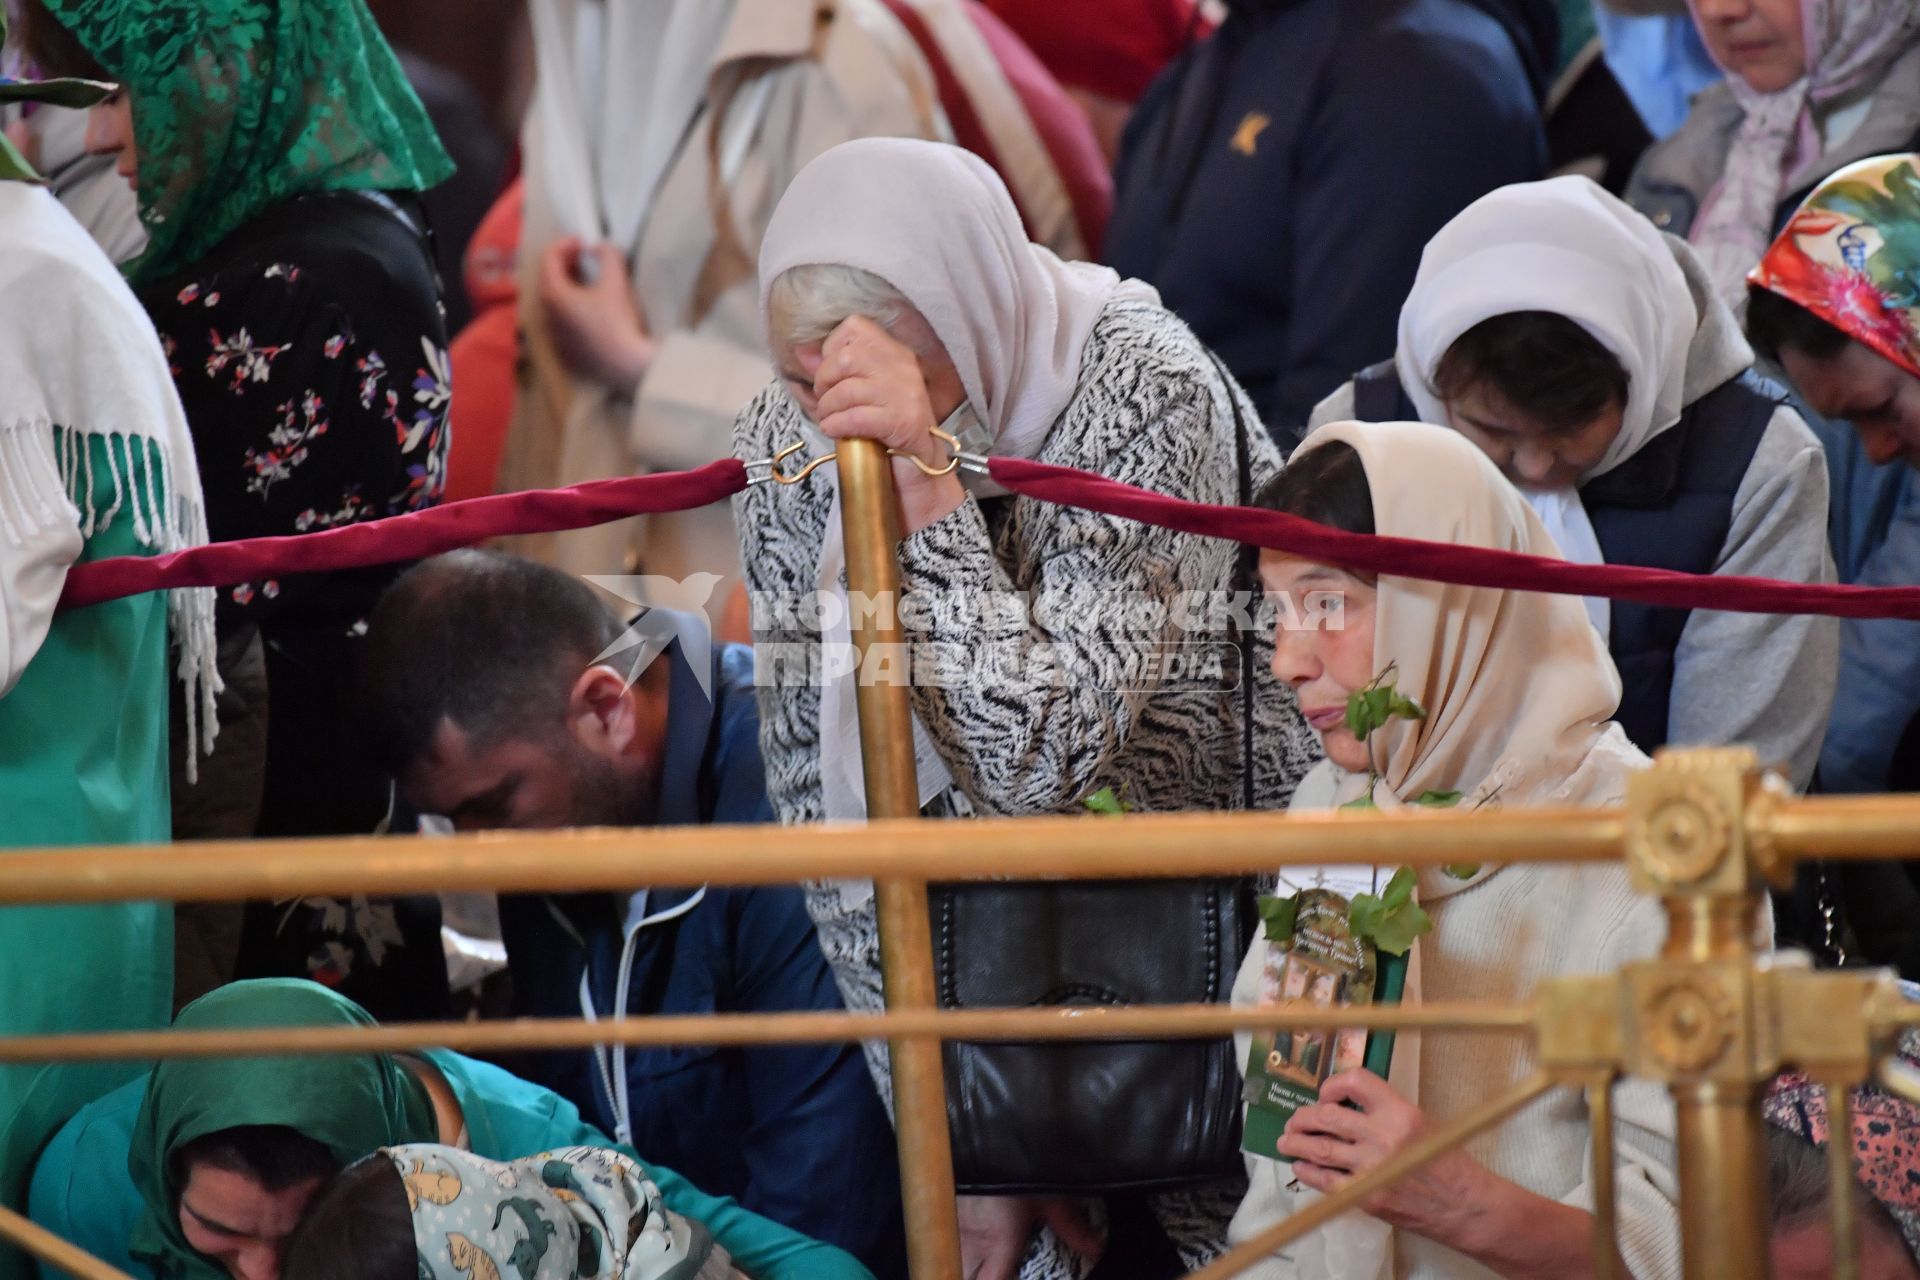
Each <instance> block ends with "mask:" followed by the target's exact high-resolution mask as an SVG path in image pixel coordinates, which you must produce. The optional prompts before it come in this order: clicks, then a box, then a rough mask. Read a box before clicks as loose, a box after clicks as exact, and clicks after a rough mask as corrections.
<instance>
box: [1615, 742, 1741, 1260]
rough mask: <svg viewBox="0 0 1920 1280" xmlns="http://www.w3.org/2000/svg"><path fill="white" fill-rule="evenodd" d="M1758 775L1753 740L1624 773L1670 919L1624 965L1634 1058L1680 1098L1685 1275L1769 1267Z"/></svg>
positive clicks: (1641, 843) (1637, 864)
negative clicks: (1753, 815) (1652, 944)
mask: <svg viewBox="0 0 1920 1280" xmlns="http://www.w3.org/2000/svg"><path fill="white" fill-rule="evenodd" d="M1762 785H1763V784H1762V779H1761V776H1760V774H1759V771H1758V769H1757V768H1756V767H1755V762H1754V757H1753V753H1752V752H1751V751H1745V750H1702V751H1696V752H1686V753H1679V752H1667V751H1663V752H1661V753H1660V755H1659V756H1658V758H1657V759H1656V762H1655V765H1654V767H1653V768H1652V769H1649V770H1647V771H1645V772H1644V773H1641V774H1637V775H1635V776H1634V777H1633V779H1632V780H1631V781H1630V782H1629V783H1628V791H1627V806H1628V819H1629V821H1628V835H1627V853H1628V857H1629V860H1630V864H1631V868H1632V874H1633V877H1634V880H1635V885H1636V887H1637V888H1639V889H1640V890H1641V891H1643V892H1652V893H1657V894H1659V895H1660V897H1661V900H1662V904H1663V905H1664V907H1665V909H1666V916H1667V938H1666V942H1665V944H1664V945H1663V946H1662V948H1661V951H1660V956H1659V959H1658V960H1657V961H1653V962H1650V963H1644V964H1640V965H1633V966H1629V968H1628V970H1627V981H1628V990H1629V992H1630V998H1631V1000H1632V1002H1633V1007H1634V1011H1635V1015H1636V1016H1635V1018H1634V1022H1635V1024H1636V1025H1635V1027H1634V1038H1635V1041H1636V1044H1635V1049H1636V1052H1635V1054H1634V1055H1633V1056H1634V1058H1635V1061H1634V1063H1633V1064H1632V1066H1633V1072H1634V1074H1636V1075H1641V1076H1644V1077H1647V1078H1651V1079H1656V1080H1664V1081H1665V1082H1666V1084H1667V1087H1668V1090H1669V1091H1670V1092H1671V1093H1672V1095H1673V1103H1674V1118H1675V1135H1674V1136H1675V1140H1676V1145H1677V1148H1678V1152H1677V1173H1678V1181H1679V1186H1680V1218H1681V1226H1682V1229H1681V1233H1680V1235H1681V1259H1682V1269H1683V1273H1684V1274H1685V1275H1686V1276H1687V1277H1688V1280H1749V1278H1750V1277H1756V1276H1766V1275H1768V1274H1770V1271H1769V1268H1768V1254H1767V1240H1768V1235H1769V1231H1768V1214H1767V1159H1766V1156H1767V1143H1766V1129H1765V1126H1764V1123H1763V1122H1762V1120H1761V1118H1760V1096H1761V1094H1762V1092H1764V1090H1765V1088H1766V1082H1767V1080H1768V1078H1769V1077H1770V1076H1771V1075H1772V1073H1773V1072H1774V1070H1775V1069H1776V1068H1777V1065H1778V1062H1777V1051H1776V1048H1775V1043H1774V1037H1773V1034H1772V1030H1771V1028H1772V1026H1773V1019H1772V1017H1771V1008H1770V1007H1765V1008H1763V1005H1768V1004H1769V1002H1770V996H1771V987H1770V985H1769V984H1767V983H1765V982H1763V980H1762V978H1761V974H1762V972H1763V966H1764V964H1765V962H1764V961H1763V960H1762V959H1761V958H1760V957H1759V955H1758V954H1757V948H1756V942H1757V941H1759V939H1760V937H1761V922H1762V919H1763V916H1762V911H1761V907H1762V903H1763V901H1764V898H1763V896H1762V894H1763V888H1762V884H1761V880H1760V875H1759V863H1760V859H1759V858H1758V857H1757V856H1756V855H1757V854H1758V853H1759V852H1760V846H1759V845H1757V844H1756V839H1755V836H1756V833H1755V832H1752V831H1749V825H1748V824H1749V816H1750V814H1749V810H1750V808H1751V807H1752V805H1753V801H1754V799H1755V796H1756V794H1757V790H1758V789H1759V788H1760V787H1761V786H1762Z"/></svg>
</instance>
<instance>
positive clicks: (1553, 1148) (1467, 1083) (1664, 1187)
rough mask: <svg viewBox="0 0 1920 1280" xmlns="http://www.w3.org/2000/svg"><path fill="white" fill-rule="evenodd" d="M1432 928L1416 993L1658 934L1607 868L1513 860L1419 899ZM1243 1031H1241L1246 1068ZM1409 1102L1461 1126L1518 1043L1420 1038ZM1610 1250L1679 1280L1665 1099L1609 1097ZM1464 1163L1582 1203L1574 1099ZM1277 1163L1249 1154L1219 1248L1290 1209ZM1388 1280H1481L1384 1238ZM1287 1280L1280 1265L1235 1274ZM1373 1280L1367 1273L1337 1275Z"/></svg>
mask: <svg viewBox="0 0 1920 1280" xmlns="http://www.w3.org/2000/svg"><path fill="white" fill-rule="evenodd" d="M1321 790H1325V791H1326V793H1327V796H1328V797H1329V798H1330V797H1331V794H1332V781H1331V775H1330V774H1329V773H1328V772H1327V771H1326V769H1325V768H1322V769H1319V770H1316V771H1315V772H1314V773H1312V774H1310V775H1308V777H1307V778H1306V779H1304V780H1303V781H1302V782H1301V784H1300V790H1299V793H1298V794H1297V795H1296V798H1295V800H1294V807H1295V808H1297V809H1298V808H1314V807H1319V806H1318V805H1316V803H1315V793H1317V792H1319V791H1321ZM1428 910H1429V912H1430V914H1431V915H1432V917H1433V925H1434V928H1433V932H1432V933H1431V934H1429V935H1428V936H1427V937H1425V938H1423V939H1422V940H1421V942H1420V944H1419V945H1420V946H1421V948H1422V953H1421V957H1420V964H1421V971H1422V972H1421V998H1422V999H1424V1000H1427V1001H1433V1002H1439V1001H1455V1000H1487V1001H1512V1000H1522V999H1525V998H1526V997H1527V996H1529V995H1530V994H1531V993H1532V992H1533V990H1534V988H1535V987H1536V986H1537V985H1538V984H1539V983H1540V982H1541V981H1542V980H1544V979H1547V978H1553V977H1559V976H1561V975H1566V974H1595V973H1608V972H1612V971H1613V970H1615V969H1617V968H1618V967H1619V966H1621V965H1622V964H1624V963H1626V962H1628V961H1631V960H1636V959H1640V958H1643V957H1646V956H1649V955H1651V954H1653V953H1654V952H1655V951H1657V950H1658V949H1659V945H1660V940H1661V938H1662V936H1663V934H1664V932H1665V925H1664V923H1663V921H1662V919H1661V915H1660V909H1659V906H1658V904H1657V903H1656V902H1655V901H1654V900H1653V899H1650V898H1642V897H1639V896H1637V895H1636V894H1634V893H1633V891H1632V890H1631V889H1630V888H1629V887H1628V884H1627V875H1626V872H1625V870H1624V869H1622V868H1620V867H1617V866H1511V867H1505V868H1502V869H1500V870H1499V871H1497V872H1496V873H1495V874H1493V875H1491V876H1488V877H1487V878H1485V879H1483V880H1480V881H1478V882H1476V883H1474V884H1472V885H1470V886H1469V887H1467V888H1466V889H1464V890H1462V891H1460V892H1458V893H1455V894H1452V895H1450V896H1447V897H1444V898H1441V899H1438V900H1437V901H1433V902H1431V903H1430V904H1429V905H1428ZM1265 947H1266V942H1265V941H1264V939H1256V940H1255V942H1254V946H1253V950H1252V951H1251V952H1250V953H1249V954H1248V957H1247V962H1246V963H1245V964H1243V965H1242V967H1241V971H1240V977H1239V980H1238V981H1237V982H1236V983H1235V985H1234V992H1233V1001H1234V1003H1235V1004H1236V1005H1251V1004H1253V1003H1255V1002H1256V1000H1257V998H1258V987H1259V975H1260V969H1261V966H1262V964H1263V963H1264V959H1265ZM1247 1043H1248V1037H1247V1036H1246V1035H1245V1034H1242V1035H1241V1036H1240V1037H1239V1044H1240V1057H1241V1060H1242V1061H1243V1062H1244V1061H1245V1059H1246V1053H1247ZM1419 1062H1420V1070H1419V1082H1420V1096H1419V1102H1420V1105H1421V1106H1422V1107H1423V1108H1424V1109H1425V1110H1426V1112H1427V1114H1428V1115H1429V1116H1430V1117H1432V1118H1433V1119H1435V1120H1437V1121H1442V1122H1444V1121H1445V1120H1447V1119H1449V1118H1451V1117H1454V1116H1458V1115H1460V1114H1462V1113H1463V1112H1465V1111H1467V1110H1468V1109H1470V1108H1471V1107H1473V1106H1475V1105H1476V1104H1478V1103H1481V1102H1484V1101H1486V1100H1488V1099H1491V1098H1493V1097H1494V1096H1495V1095H1497V1094H1499V1093H1502V1092H1505V1091H1506V1090H1507V1089H1509V1088H1511V1087H1512V1086H1514V1085H1516V1084H1518V1083H1520V1082H1521V1081H1522V1080H1523V1079H1525V1078H1526V1076H1527V1075H1529V1074H1530V1073H1531V1071H1532V1070H1533V1067H1534V1062H1533V1054H1532V1050H1531V1046H1530V1045H1529V1044H1528V1042H1527V1040H1526V1038H1525V1037H1523V1036H1515V1035H1510V1034H1494V1035H1483V1034H1476V1033H1472V1032H1442V1033H1429V1034H1427V1035H1426V1036H1425V1037H1424V1043H1423V1044H1422V1045H1421V1048H1420V1057H1419ZM1614 1112H1615V1119H1616V1127H1615V1135H1614V1149H1615V1154H1616V1159H1617V1160H1618V1165H1617V1171H1616V1173H1615V1185H1616V1188H1617V1192H1618V1205H1619V1234H1620V1247H1621V1253H1622V1255H1623V1257H1624V1258H1625V1259H1626V1262H1627V1265H1628V1267H1629V1268H1630V1269H1631V1271H1632V1273H1633V1275H1634V1276H1635V1277H1636V1280H1678V1278H1679V1276H1680V1241H1679V1228H1678V1220H1677V1204H1676V1199H1677V1192H1676V1189H1675V1185H1674V1178H1673V1172H1672V1170H1673V1136H1672V1135H1673V1110H1672V1106H1671V1104H1670V1103H1669V1101H1668V1099H1667V1095H1666V1093H1665V1091H1663V1090H1661V1089H1659V1088H1657V1087H1655V1086H1653V1085H1650V1084H1646V1083H1643V1082H1637V1081H1629V1082H1625V1083H1622V1084H1621V1085H1619V1086H1618V1087H1617V1088H1616V1089H1615V1092H1614ZM1467 1150H1468V1151H1469V1152H1471V1153H1472V1155H1473V1156H1474V1158H1475V1159H1477V1160H1479V1161H1480V1162H1481V1163H1482V1164H1483V1165H1485V1166H1486V1167H1487V1168H1488V1169H1490V1170H1492V1171H1493V1172H1494V1173H1496V1174H1498V1175H1500V1176H1501V1177H1503V1178H1507V1179H1510V1180H1511V1181H1513V1182H1516V1183H1519V1184H1520V1185H1521V1186H1523V1187H1525V1188H1527V1189H1528V1190H1530V1191H1533V1192H1536V1193H1537V1194H1539V1195H1543V1196H1547V1197H1549V1198H1551V1199H1554V1200H1559V1201H1562V1202H1563V1203H1566V1204H1570V1205H1577V1206H1579V1207H1581V1208H1587V1209H1590V1208H1591V1207H1592V1204H1593V1200H1592V1188H1591V1186H1590V1168H1591V1155H1590V1152H1589V1148H1588V1123H1587V1107H1586V1102H1585V1099H1584V1097H1583V1096H1582V1095H1581V1094H1580V1093H1579V1092H1578V1091H1577V1090H1572V1089H1559V1090H1555V1091H1554V1092H1552V1093H1549V1094H1548V1095H1546V1096H1545V1097H1543V1098H1540V1099H1538V1100H1536V1101H1535V1102H1534V1103H1533V1104H1532V1105H1531V1106H1529V1107H1527V1108H1526V1109H1524V1110H1522V1111H1520V1112H1518V1113H1517V1114H1515V1115H1514V1116H1512V1117H1510V1118H1509V1119H1508V1120H1507V1121H1506V1123H1505V1124H1503V1125H1501V1126H1499V1127H1498V1128H1496V1129H1494V1130H1492V1131H1490V1132H1487V1133H1483V1134H1481V1135H1480V1136H1479V1137H1478V1138H1476V1139H1474V1140H1472V1141H1471V1142H1469V1143H1468V1144H1467ZM1288 1168H1289V1167H1288V1166H1287V1165H1286V1164H1284V1163H1282V1162H1280V1161H1277V1160H1266V1159H1262V1158H1259V1157H1255V1156H1249V1157H1247V1172H1248V1176H1249V1179H1250V1181H1251V1184H1252V1185H1251V1187H1250V1189H1249V1191H1248V1193H1247V1198H1246V1200H1245V1201H1244V1202H1243V1203H1242V1204H1241V1206H1240V1211H1239V1213H1237V1214H1236V1215H1235V1216H1234V1220H1233V1226H1232V1228H1231V1229H1230V1231H1229V1236H1228V1238H1229V1241H1230V1242H1231V1243H1233V1244H1236V1245H1237V1244H1241V1243H1244V1242H1245V1241H1247V1240H1249V1239H1251V1238H1252V1237H1253V1236H1255V1235H1257V1234H1259V1232H1260V1231H1262V1230H1264V1229H1265V1228H1267V1227H1269V1226H1271V1225H1273V1224H1274V1223H1275V1222H1278V1221H1279V1220H1280V1219H1281V1218H1283V1217H1285V1216H1286V1215H1287V1214H1288V1213H1290V1212H1292V1211H1293V1208H1294V1204H1293V1200H1294V1195H1293V1193H1292V1192H1290V1191H1288V1190H1287V1183H1288V1182H1289V1181H1290V1175H1289V1172H1288ZM1394 1243H1395V1263H1396V1265H1395V1267H1394V1273H1395V1275H1396V1276H1397V1277H1399V1278H1400V1280H1441V1278H1442V1277H1445V1278H1446V1280H1469V1278H1471V1280H1480V1278H1482V1277H1489V1276H1492V1275H1494V1274H1495V1273H1494V1272H1491V1271H1489V1270H1487V1269H1486V1268H1484V1267H1482V1266H1480V1265H1479V1264H1478V1263H1476V1262H1474V1261H1473V1260H1471V1259H1469V1258H1467V1257H1465V1256H1464V1255H1462V1254H1459V1253H1456V1252H1454V1251H1453V1250H1451V1249H1448V1248H1446V1247H1445V1246H1443V1245H1440V1244H1436V1243H1434V1242H1433V1241H1430V1240H1425V1239H1422V1238H1420V1237H1418V1236H1415V1235H1413V1234H1412V1233H1410V1232H1406V1231H1399V1232H1396V1233H1395V1236H1394ZM1243 1274H1244V1276H1246V1277H1248V1278H1249V1280H1296V1277H1297V1275H1298V1273H1297V1271H1296V1269H1295V1267H1294V1264H1293V1261H1292V1259H1291V1257H1290V1256H1289V1255H1288V1254H1286V1253H1281V1254H1277V1255H1275V1256H1274V1257H1273V1258H1272V1259H1270V1260H1269V1261H1268V1262H1267V1263H1266V1264H1264V1265H1263V1266H1260V1267H1257V1268H1255V1269H1252V1270H1249V1271H1247V1272H1245V1273H1243ZM1340 1280H1372V1277H1340Z"/></svg>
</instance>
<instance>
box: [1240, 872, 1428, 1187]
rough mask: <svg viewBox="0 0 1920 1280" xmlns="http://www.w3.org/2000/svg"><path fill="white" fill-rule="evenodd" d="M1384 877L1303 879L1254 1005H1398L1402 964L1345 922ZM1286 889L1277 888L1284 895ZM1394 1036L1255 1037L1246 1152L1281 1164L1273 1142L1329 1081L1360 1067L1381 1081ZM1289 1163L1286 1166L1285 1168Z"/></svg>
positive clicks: (1359, 1032) (1309, 1032) (1307, 1032)
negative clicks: (1289, 922)
mask: <svg viewBox="0 0 1920 1280" xmlns="http://www.w3.org/2000/svg"><path fill="white" fill-rule="evenodd" d="M1384 879H1385V873H1383V872H1381V871H1379V870H1378V869H1376V868H1373V867H1323V868H1318V869H1316V870H1315V871H1313V872H1311V873H1309V874H1308V875H1307V876H1305V877H1302V880H1301V881H1300V882H1299V883H1300V887H1299V888H1298V889H1297V891H1296V893H1295V896H1294V898H1293V921H1292V930H1291V932H1290V933H1289V934H1288V936H1287V937H1286V939H1285V940H1284V941H1275V940H1273V939H1272V938H1271V937H1269V938H1268V940H1267V942H1266V948H1267V955H1266V963H1265V966H1264V968H1263V970H1262V973H1261V976H1260V1004H1261V1005H1262V1006H1267V1005H1276V1004H1281V1003H1284V1002H1288V1001H1295V1000H1308V1001H1311V1002H1312V1003H1314V1004H1320V1005H1329V1006H1332V1005H1356V1004H1367V1003H1374V1004H1398V1003H1399V1001H1400V994H1401V991H1402V989H1403V988H1404V987H1405V985H1406V977H1407V957H1406V956H1405V955H1397V956H1396V955H1391V954H1387V953H1383V952H1381V951H1380V950H1379V949H1378V948H1377V947H1375V946H1374V944H1373V943H1372V942H1369V941H1367V940H1365V939H1364V938H1356V937H1354V935H1353V930H1352V928H1351V926H1350V925H1349V922H1348V911H1349V908H1350V905H1351V901H1352V898H1353V896H1354V895H1355V894H1361V893H1379V892H1380V890H1381V882H1382V881H1383V880H1384ZM1289 887H1290V886H1288V885H1284V884H1283V885H1282V886H1281V888H1280V892H1281V893H1283V894H1284V893H1285V892H1286V891H1287V889H1288V888H1289ZM1392 1060H1393V1032H1391V1031H1371V1032H1370V1031H1367V1030H1366V1029H1365V1028H1361V1027H1349V1028H1346V1029H1343V1030H1331V1029H1328V1028H1321V1029H1319V1030H1315V1029H1312V1028H1310V1027H1302V1028H1291V1029H1288V1028H1282V1029H1279V1030H1271V1031H1255V1032H1254V1033H1253V1047H1252V1049H1251V1050H1250V1051H1249V1053H1248V1056H1247V1085H1246V1102H1247V1120H1246V1127H1245V1129H1244V1131H1243V1133H1242V1137H1241V1146H1242V1148H1243V1149H1244V1150H1246V1151H1248V1152H1249V1153H1251V1154H1253V1155H1257V1156H1264V1157H1266V1158H1267V1159H1269V1160H1286V1159H1287V1157H1285V1156H1282V1155H1280V1154H1279V1152H1277V1151H1276V1150H1275V1149H1274V1148H1275V1144H1276V1143H1278V1142H1279V1141H1280V1135H1281V1134H1282V1133H1283V1132H1284V1131H1285V1130H1286V1127H1287V1121H1288V1120H1289V1119H1291V1118H1292V1116H1293V1113H1294V1112H1295V1111H1298V1110H1299V1109H1300V1108H1301V1107H1305V1106H1311V1105H1312V1104H1313V1103H1315V1102H1317V1101H1318V1100H1319V1098H1320V1086H1321V1085H1323V1084H1325V1083H1326V1081H1327V1078H1328V1077H1329V1076H1332V1075H1335V1074H1337V1073H1338V1072H1341V1071H1346V1070H1349V1069H1350V1068H1353V1067H1365V1068H1366V1069H1367V1070H1369V1071H1371V1072H1373V1073H1374V1074H1375V1075H1377V1076H1379V1077H1381V1078H1382V1079H1385V1078H1386V1075H1387V1069H1388V1067H1389V1065H1390V1064H1391V1063H1392ZM1289 1163H1290V1162H1289Z"/></svg>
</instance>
